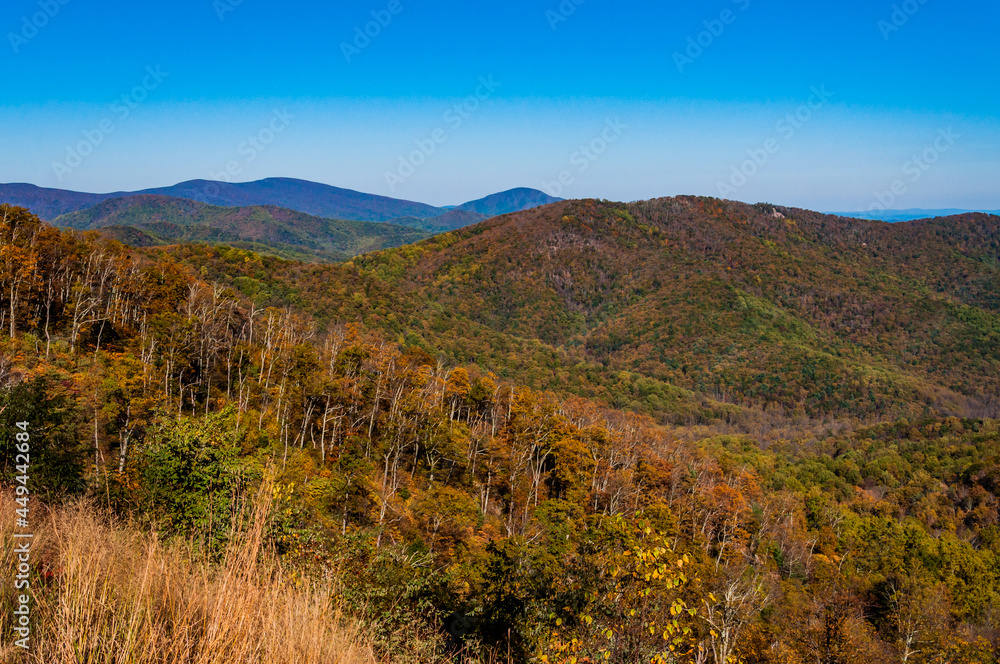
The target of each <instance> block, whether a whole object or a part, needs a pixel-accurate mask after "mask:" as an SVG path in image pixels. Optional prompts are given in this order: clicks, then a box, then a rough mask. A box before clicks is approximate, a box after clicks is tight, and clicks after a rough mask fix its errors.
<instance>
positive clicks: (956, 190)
mask: <svg viewBox="0 0 1000 664" xmlns="http://www.w3.org/2000/svg"><path fill="white" fill-rule="evenodd" d="M578 2H579V3H580V4H577V3H578ZM373 13H374V14H373ZM998 18H1000V7H998V5H997V4H996V3H988V4H987V3H983V2H978V1H977V2H973V1H969V0H958V1H952V2H949V3H945V2H944V1H943V0H924V1H923V2H921V1H920V0H907V2H900V1H898V0H897V1H895V2H894V1H893V0H887V1H886V2H882V1H879V0H866V1H865V2H861V1H860V0H839V1H836V2H834V1H833V0H814V1H813V2H807V3H802V2H788V1H784V0H771V1H770V2H767V1H765V0H713V1H711V2H698V3H653V2H610V1H608V0H582V1H581V0H562V1H560V0H538V1H533V0H532V1H529V0H511V1H508V2H491V1H489V0H480V1H477V2H467V1H466V2H452V1H447V2H441V1H438V2H431V1H430V0H373V1H367V0H366V1H363V2H359V1H355V0H350V1H346V2H339V3H325V2H324V3H310V2H301V1H297V0H285V1H284V2H280V3H279V2H275V1H273V0H242V1H241V2H239V1H238V0H214V1H213V0H197V1H190V0H178V1H176V2H171V3H166V2H151V3H137V2H134V1H129V2H125V1H121V0H104V1H102V2H100V3H94V2H84V1H83V0H8V2H6V3H4V6H3V8H2V9H0V34H2V35H3V37H4V39H3V43H0V81H2V82H3V85H2V90H3V92H2V96H0V152H2V154H3V159H2V160H0V181H3V182H31V183H34V184H38V185H42V186H55V187H62V188H68V189H76V190H83V191H114V190H132V189H139V188H146V187H154V186H163V185H169V184H173V183H175V182H178V181H181V180H187V179H193V178H211V177H216V178H231V179H233V180H235V181H246V180H255V179H259V178H263V177H269V176H289V177H300V178H304V179H310V180H315V181H319V182H326V183H329V184H334V185H337V186H343V187H349V188H352V189H359V190H362V191H367V192H372V193H380V194H387V195H393V196H396V197H400V198H408V199H412V200H420V201H425V202H428V203H433V204H449V203H451V204H454V203H459V202H462V201H465V200H469V199H472V198H478V197H480V196H483V195H485V194H488V193H492V192H494V191H499V190H502V189H507V188H510V187H515V186H529V187H535V188H544V189H548V190H550V191H551V192H553V193H559V194H561V195H562V196H564V197H573V198H576V197H599V198H609V199H614V200H635V199H641V198H652V197H656V196H666V195H675V194H701V195H712V196H720V195H722V196H724V197H727V198H734V199H738V200H744V201H748V202H757V201H770V202H775V203H782V204H787V205H797V206H803V207H810V208H815V209H823V210H864V209H869V208H871V207H872V206H875V205H880V204H882V203H886V204H887V205H886V206H887V207H893V208H914V207H926V208H945V207H949V208H950V207H959V208H978V209H1000V187H998V186H997V183H998V182H1000V118H998V109H1000V91H998V89H997V85H996V82H997V81H998V80H1000V41H998V40H997V39H996V37H995V32H996V29H997V26H998V25H1000V21H998ZM373 21H381V23H382V24H379V23H372V22H373ZM366 28H367V29H368V32H369V33H370V35H374V36H364V37H358V34H359V32H360V33H362V34H363V33H364V31H365V29H366ZM345 44H346V45H347V46H348V47H347V48H345V46H344V45H345ZM481 81H485V82H486V84H484V83H483V82H481ZM477 94H478V98H477V97H476V95H477ZM123 95H124V96H125V99H123ZM789 116H790V117H789ZM83 153H86V154H83ZM227 167H228V168H230V171H229V172H228V173H227V172H226V169H227ZM560 180H561V181H560ZM880 201H882V203H880Z"/></svg>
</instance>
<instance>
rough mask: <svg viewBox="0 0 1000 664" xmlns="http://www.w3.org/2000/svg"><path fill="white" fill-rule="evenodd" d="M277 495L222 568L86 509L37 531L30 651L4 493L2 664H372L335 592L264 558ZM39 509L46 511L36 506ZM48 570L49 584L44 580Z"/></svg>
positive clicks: (50, 520) (69, 510)
mask: <svg viewBox="0 0 1000 664" xmlns="http://www.w3.org/2000/svg"><path fill="white" fill-rule="evenodd" d="M269 495H270V492H269V491H267V490H264V491H262V492H261V494H260V497H259V498H258V501H257V504H256V505H255V508H254V512H253V514H254V516H253V518H252V519H251V520H250V525H249V526H248V527H246V528H244V529H241V530H239V531H236V532H234V533H233V535H234V536H233V538H232V540H231V541H232V544H231V545H230V546H229V548H228V550H227V551H226V554H225V558H224V560H223V561H222V562H221V563H219V564H216V565H211V564H208V563H204V562H197V561H194V560H193V557H192V556H191V555H190V550H189V549H186V548H185V547H184V546H183V545H180V544H169V545H167V544H164V543H163V542H161V541H158V540H157V539H156V538H155V537H153V536H150V535H148V534H145V533H141V532H139V531H138V530H136V529H134V528H130V527H128V526H125V525H122V524H108V523H106V522H104V521H103V520H102V519H101V518H99V517H98V516H97V514H96V513H95V511H94V510H92V509H91V508H89V507H88V506H87V505H86V504H82V503H81V504H77V505H74V506H71V507H66V508H61V509H59V510H56V511H54V512H52V513H50V514H48V515H47V516H46V517H45V518H44V519H41V518H39V519H38V523H36V524H34V525H33V531H34V533H35V539H34V543H33V545H32V566H33V571H34V572H36V573H38V574H33V575H32V592H33V594H34V597H35V601H34V605H33V607H32V623H33V634H32V637H33V638H32V641H31V646H32V647H31V650H30V652H29V653H24V652H23V651H22V649H20V648H16V647H13V646H12V645H11V644H12V639H11V638H10V635H11V623H10V616H11V611H12V610H13V606H12V603H13V600H14V589H13V577H14V571H13V570H14V568H15V566H16V561H15V559H14V556H13V555H12V548H13V545H12V541H13V540H12V533H13V531H14V509H15V507H16V505H15V504H14V502H13V497H12V496H11V495H10V494H9V493H7V492H3V493H2V494H0V535H2V537H3V541H4V548H3V552H2V553H0V582H2V583H3V587H2V589H0V609H2V610H0V623H2V625H0V628H2V636H0V644H2V645H0V661H2V662H5V663H6V662H12V663H13V662H32V663H35V662H37V663H43V662H44V663H45V664H63V663H67V664H68V663H79V664H98V663H100V664H112V663H113V664H182V663H183V664H235V663H239V664H250V663H256V662H260V663H261V664H293V663H294V664H314V663H315V664H374V662H376V658H375V657H374V655H373V654H372V650H371V648H370V647H369V646H368V645H367V644H366V641H365V639H364V638H363V637H362V636H361V635H359V634H358V633H357V630H356V628H355V627H354V626H353V624H352V623H351V621H349V620H346V619H345V618H344V617H343V616H342V615H340V614H339V613H338V611H337V610H336V608H335V607H336V606H337V602H336V598H335V597H334V596H333V594H332V593H331V591H330V590H329V589H328V588H324V587H318V586H316V585H313V584H310V583H309V582H307V581H304V580H302V579H299V578H297V577H295V576H294V575H293V574H289V573H287V572H286V571H285V570H283V569H282V568H281V567H280V566H279V565H278V564H277V563H276V562H274V561H273V560H272V559H271V558H270V557H269V556H268V555H266V552H263V551H262V538H263V529H264V526H265V521H266V519H265V515H266V513H267V502H268V501H269ZM33 507H34V510H35V511H38V510H39V509H40V507H39V506H38V504H37V503H35V504H34V505H33ZM46 570H48V571H49V575H50V576H51V578H50V579H48V580H47V581H46V580H44V579H43V577H44V576H45V575H46Z"/></svg>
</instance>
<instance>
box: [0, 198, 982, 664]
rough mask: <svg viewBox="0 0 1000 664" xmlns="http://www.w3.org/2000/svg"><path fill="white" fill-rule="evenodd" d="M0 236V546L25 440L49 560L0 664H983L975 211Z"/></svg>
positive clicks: (727, 207) (664, 210) (560, 206)
mask: <svg viewBox="0 0 1000 664" xmlns="http://www.w3.org/2000/svg"><path fill="white" fill-rule="evenodd" d="M205 214H208V213H205ZM211 214H216V212H211ZM310 219H312V218H310ZM345 223H346V222H345ZM344 228H345V229H346V230H344V231H343V232H344V233H345V234H347V233H350V234H352V235H350V236H349V239H350V238H355V236H357V234H359V233H361V231H359V230H357V229H356V228H355V227H354V226H350V227H348V226H344ZM393 232H394V233H397V234H398V235H399V237H400V238H401V239H400V242H402V241H406V242H410V241H412V240H414V239H418V238H422V237H423V236H424V234H423V233H421V234H418V235H413V236H411V235H408V234H407V233H408V232H404V231H403V230H400V229H398V228H395V229H394V231H393ZM0 235H2V246H0V330H2V335H0V337H2V338H0V431H2V432H3V437H2V438H0V459H2V477H0V483H2V486H3V487H4V498H3V501H4V505H3V514H2V516H0V532H2V533H3V535H4V538H5V541H10V540H9V538H10V537H12V533H13V532H14V529H15V525H14V521H13V519H14V513H15V509H16V508H17V504H15V503H14V500H15V496H16V495H21V494H17V493H16V487H17V486H18V480H17V476H18V475H23V472H22V470H23V469H21V470H19V469H18V466H19V465H21V463H22V462H19V461H18V460H17V457H18V453H19V448H18V447H17V440H19V439H15V437H14V435H13V432H15V431H18V430H19V429H18V423H27V425H26V426H27V432H30V439H31V465H30V480H29V484H28V485H27V486H28V489H30V497H31V503H30V504H31V520H32V523H33V524H35V527H36V528H37V529H38V531H39V532H40V533H42V532H43V531H44V533H47V534H45V535H44V537H43V536H42V535H39V541H37V542H36V543H35V550H34V552H33V554H32V555H33V562H32V569H31V572H30V575H31V587H32V592H33V593H34V596H35V600H33V601H35V605H34V611H35V613H34V616H35V618H34V619H35V620H36V623H35V628H34V629H35V632H34V635H33V638H34V639H36V641H35V643H36V647H35V649H33V650H32V653H31V654H30V655H26V654H24V653H21V652H15V649H13V648H9V649H7V650H2V651H0V658H3V661H5V662H6V661H10V662H22V661H23V662H28V661H31V662H36V661H37V662H47V661H76V662H88V663H89V662H177V663H180V662H199V663H200V662H205V663H209V662H219V663H220V664H221V662H225V661H269V662H284V661H288V662H296V661H302V662H317V663H318V662H334V661H337V662H355V661H358V662H360V661H366V662H367V661H371V662H375V661H379V662H388V663H395V662H469V663H472V662H484V663H485V662H525V663H526V662H546V663H552V664H556V663H559V664H563V663H566V664H576V663H582V662H599V661H606V662H614V663H619V664H626V663H633V662H657V663H672V662H683V663H698V664H736V663H743V664H765V663H766V664H813V663H816V664H855V663H857V664H862V663H872V664H876V663H883V662H902V663H904V664H924V663H927V664H930V663H938V664H945V663H949V664H957V663H969V664H972V663H977V664H987V663H989V662H996V661H997V660H998V658H1000V419H998V418H1000V217H996V216H989V215H985V214H967V215H960V216H956V217H948V218H938V219H931V220H921V221H915V222H906V223H899V224H888V223H883V222H878V221H867V220H858V219H847V218H844V217H836V216H830V215H823V214H819V213H815V212H810V211H806V210H799V209H791V208H785V207H781V206H773V205H763V204H761V205H755V206H751V205H744V204H741V203H734V202H729V201H720V200H717V199H711V198H695V197H678V198H667V199H657V200H650V201H643V202H637V203H630V204H621V203H612V202H609V201H598V200H583V201H562V202H557V203H552V204H549V205H544V206H542V207H537V208H534V209H530V210H527V211H523V212H516V213H513V214H507V215H503V216H499V217H494V218H492V219H489V220H487V221H483V222H481V223H478V224H475V225H472V226H468V227H465V228H460V229H457V230H453V231H450V232H445V233H442V234H438V235H434V236H432V237H429V238H426V239H420V240H419V241H418V242H416V243H415V244H407V245H405V246H400V247H395V248H383V247H384V246H386V245H382V244H376V245H374V246H375V248H377V249H378V250H377V251H368V249H370V248H372V247H371V246H369V244H365V247H364V250H365V251H367V253H360V254H358V255H355V256H353V257H350V256H349V255H347V254H346V253H345V252H344V251H343V247H342V246H341V245H336V246H333V245H331V246H323V247H319V248H318V249H317V250H316V252H313V253H312V254H310V255H304V254H302V255H300V254H298V253H294V252H289V251H288V250H287V247H284V245H282V246H281V247H278V248H277V249H275V248H270V249H269V248H268V246H267V243H266V242H261V243H258V244H254V245H248V244H242V245H241V244H238V243H236V246H234V244H227V243H226V238H224V237H223V238H214V239H213V238H208V239H207V240H205V238H198V237H192V238H188V237H185V238H183V240H184V241H185V242H186V243H183V244H169V245H165V244H160V243H157V244H154V245H153V246H138V247H137V246H128V245H126V244H123V243H122V242H121V241H120V240H125V241H128V239H129V238H128V236H127V235H123V234H122V233H120V232H118V233H116V234H112V235H113V236H111V235H109V234H107V233H103V234H102V233H101V232H99V231H79V230H73V229H70V228H58V227H56V226H53V225H50V224H48V223H46V222H43V221H40V220H39V219H38V218H37V217H36V216H34V215H33V214H32V212H31V211H30V210H27V209H25V208H20V207H13V206H9V205H0ZM116 237H117V238H118V239H115V238H116ZM345 237H348V236H347V235H345ZM187 240H199V241H197V242H195V241H190V242H188V241H187ZM201 240H204V241H201ZM346 241H347V240H344V242H346ZM364 241H365V242H366V243H368V242H369V240H368V239H367V236H364ZM137 244H143V243H137ZM22 484H23V482H22ZM81 524H82V525H81ZM88 529H89V530H88ZM86 533H90V535H86ZM98 533H99V535H98ZM87 537H89V538H90V539H87ZM74 538H75V539H74ZM97 541H108V542H110V541H116V542H119V543H120V546H119V547H118V548H115V549H114V551H116V552H117V553H115V554H114V555H115V556H118V558H115V559H114V560H116V561H118V562H116V563H115V564H114V565H112V564H111V562H109V561H111V558H110V557H109V558H106V559H105V558H102V557H101V556H104V555H105V554H103V553H100V551H102V550H103V549H100V548H98V547H96V545H94V546H91V547H90V548H87V546H84V545H85V544H86V542H97ZM88 546H90V545H88ZM109 546H110V545H109ZM116 546H117V545H116ZM74 547H75V548H74ZM9 548H10V547H7V549H9ZM109 550H110V549H109ZM87 552H89V553H87ZM85 554H86V555H87V556H94V563H93V564H94V567H93V568H85V567H84V566H83V565H82V563H80V562H79V561H80V560H83V559H84V558H85ZM107 555H108V556H110V555H111V554H107ZM3 556H4V557H2V558H0V567H3V569H4V576H5V577H11V578H12V577H13V574H14V570H15V569H16V567H17V561H16V559H15V558H14V557H13V554H11V553H10V551H9V550H5V552H4V553H3ZM136 556H148V557H140V558H136ZM101 561H103V562H101ZM121 561H131V562H128V563H127V564H126V563H125V562H121ZM137 561H138V562H137ZM146 561H157V562H155V564H153V563H149V564H147V562H146ZM128 565H134V572H114V571H113V570H114V569H116V567H115V566H118V567H117V569H121V570H127V569H133V568H130V567H128ZM171 566H173V567H171ZM168 568H170V569H175V568H176V570H178V571H177V572H176V576H172V577H169V579H170V580H169V582H168V580H164V579H167V577H164V576H162V575H163V574H165V572H162V570H166V569H168ZM86 570H91V571H86ZM150 570H153V571H150ZM156 570H161V571H160V572H157V571H156ZM247 570H252V572H248V571H247ZM158 574H159V575H160V576H157V575H158ZM198 588H202V589H205V588H212V589H213V590H211V592H207V591H206V593H202V595H203V596H200V597H199V596H198V591H197V589H198ZM224 589H230V590H231V591H232V592H236V590H232V589H241V590H240V592H242V593H244V595H240V597H242V598H244V600H245V602H244V604H241V605H240V606H242V607H244V608H242V609H240V611H241V612H242V611H245V612H246V613H245V614H244V613H240V615H246V616H249V617H247V618H246V626H244V627H242V628H241V629H243V630H244V631H243V632H239V631H236V628H235V627H232V626H227V624H224V623H222V622H220V621H219V620H218V615H219V611H221V609H219V608H218V607H220V606H223V604H224V602H225V601H228V600H226V598H227V597H230V596H231V595H226V594H225V592H223V590H224ZM88 593H89V594H88ZM253 593H258V594H253ZM15 595H16V591H15V590H14V587H13V586H12V585H10V584H6V583H5V585H4V586H3V588H2V589H0V603H2V604H3V605H4V611H3V614H2V617H0V630H2V632H3V634H4V635H5V637H4V638H5V639H6V635H8V634H10V633H11V630H12V629H13V628H14V627H15V625H16V617H15V616H14V615H13V614H12V613H11V611H8V610H7V607H8V606H11V607H13V606H15V605H16V601H17V600H16V597H15ZM204 596H210V597H212V598H217V603H216V604H212V603H211V602H208V601H206V600H204ZM88 598H89V599H88ZM213 601H215V600H213ZM130 602H134V603H133V604H130ZM199 602H201V603H199ZM226 606H228V605H226ZM262 606H267V607H274V608H273V609H268V611H269V612H270V613H267V612H265V613H266V615H264V614H262V616H261V617H259V620H260V622H259V623H254V622H253V620H258V617H254V616H257V614H256V613H255V611H257V610H260V607H262ZM130 607H131V608H130ZM213 607H215V608H213ZM230 613H233V612H232V611H230ZM81 625H87V627H81ZM253 625H257V626H256V627H254V626H253ZM276 625H279V626H280V627H281V629H282V630H283V631H282V632H281V636H280V637H277V636H275V637H274V639H278V638H280V639H282V640H283V642H284V643H288V644H293V645H294V648H293V647H292V645H289V646H288V648H286V649H285V652H284V653H270V651H267V650H266V648H267V647H270V646H267V645H266V644H264V645H260V646H259V649H256V650H253V648H258V646H257V645H253V644H256V643H257V641H255V640H254V638H255V637H254V636H253V634H254V633H255V632H260V633H261V634H265V633H266V634H268V635H270V634H272V632H270V631H267V630H272V629H273V630H277V629H278V627H276ZM74 626H76V627H74ZM334 628H335V631H336V635H334ZM227 629H228V630H231V631H226V630H227ZM274 634H277V632H274ZM248 635H249V636H248ZM345 635H346V636H345ZM269 638H270V637H269ZM338 639H343V640H344V642H343V643H342V642H341V641H340V640H338ZM272 640H273V639H272ZM140 642H146V643H157V644H160V645H158V646H156V648H152V647H150V648H146V649H143V648H139V647H137V646H136V643H140ZM348 642H350V643H348ZM261 643H263V640H262V641H261ZM171 644H183V647H181V646H176V647H177V648H178V649H177V650H171V648H174V647H175V645H171ZM247 644H250V645H247ZM3 647H6V641H4V642H3ZM240 648H246V649H247V650H240ZM157 649H159V650H158V652H160V653H161V656H154V655H152V654H148V655H142V656H141V657H146V659H142V658H141V657H140V655H139V654H137V653H139V652H140V651H142V652H145V651H146V650H149V651H150V652H153V651H156V650H157ZM296 649H297V650H296ZM348 651H349V652H348ZM295 652H297V653H299V654H297V655H296V654H294V653H295ZM171 653H172V654H171ZM182 653H183V654H182ZM269 653H270V654H269ZM289 653H292V654H289ZM29 657H30V659H29ZM157 657H158V658H157ZM213 658H215V659H213ZM237 658H242V659H237ZM283 658H285V659H283Z"/></svg>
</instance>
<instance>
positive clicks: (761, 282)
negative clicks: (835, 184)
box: [187, 197, 1000, 421]
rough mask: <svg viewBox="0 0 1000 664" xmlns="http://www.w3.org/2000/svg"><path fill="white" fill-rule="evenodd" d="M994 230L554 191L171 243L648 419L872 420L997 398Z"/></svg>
mask: <svg viewBox="0 0 1000 664" xmlns="http://www.w3.org/2000/svg"><path fill="white" fill-rule="evenodd" d="M998 242H1000V217H995V216H988V215H983V214H970V215H961V216H957V217H949V218H942V219H937V220H928V221H920V222H910V223H904V224H887V223H883V222H877V221H865V220H852V219H844V218H838V217H833V216H830V215H823V214H820V213H815V212H809V211H806V210H797V209H787V208H780V207H779V208H776V207H774V206H770V205H757V206H749V205H744V204H741V203H732V202H725V201H719V200H715V199H705V198H688V197H681V198H672V199H658V200H654V201H646V202H641V203H636V204H627V205H626V204H617V203H608V202H597V201H572V202H561V203H556V204H552V205H548V206H544V207H541V208H535V209H533V210H529V211H526V212H521V213H516V214H511V215H506V216H503V217H497V218H494V219H491V220H489V221H486V222H483V223H480V224H478V225H475V226H471V227H468V228H463V229H461V230H458V231H455V232H452V233H447V234H444V235H440V236H437V237H435V238H432V239H429V240H425V241H423V242H421V243H419V244H417V245H415V246H409V247H402V248H399V249H392V250H387V251H382V252H377V253H373V254H367V255H364V256H359V257H358V258H355V259H353V260H352V261H350V262H348V263H346V264H343V265H339V266H322V267H321V266H317V267H312V268H307V269H305V270H304V269H303V268H301V267H300V266H295V265H285V264H282V263H280V262H274V263H273V264H270V265H269V266H268V268H267V269H266V270H264V271H259V270H258V271H256V272H254V273H253V274H244V273H242V272H241V270H240V268H239V266H238V265H225V264H223V262H222V261H223V259H221V258H218V257H215V258H212V257H206V256H204V255H200V254H199V253H198V252H197V251H194V250H193V251H192V253H191V255H190V256H188V258H187V260H189V261H190V262H192V264H194V265H196V266H197V267H199V268H200V267H205V268H206V269H207V270H208V271H209V273H210V274H213V278H216V277H217V278H224V277H225V275H230V276H233V277H235V276H240V277H245V278H248V279H249V280H250V281H243V282H241V283H243V284H244V285H246V284H249V283H252V290H253V293H254V296H255V297H256V298H258V299H259V300H260V301H261V302H262V303H266V302H268V301H269V298H278V297H279V296H278V294H287V293H288V292H296V293H297V294H298V296H297V299H298V301H302V302H308V303H309V304H308V310H309V313H312V314H313V315H315V316H316V317H317V318H319V319H320V320H323V321H339V322H343V321H351V320H357V321H363V322H364V323H365V324H366V325H368V326H369V327H373V328H378V329H382V330H385V331H386V332H387V333H389V334H392V335H399V339H400V341H401V342H404V343H407V344H410V345H419V346H421V347H423V348H425V349H426V350H428V351H430V352H432V353H440V354H443V355H445V356H447V357H448V358H449V359H450V360H451V361H455V362H474V363H477V364H480V365H481V366H485V367H487V368H489V369H491V370H494V371H498V372H500V373H501V374H502V375H507V376H512V377H516V378H517V379H518V380H521V381H524V382H526V383H528V384H530V385H533V386H536V387H540V388H547V389H557V390H560V391H562V392H575V393H577V394H581V395H585V396H596V397H599V398H602V399H604V400H605V401H607V402H608V403H610V404H612V405H614V406H616V407H626V408H634V409H637V410H641V411H645V412H650V413H653V414H656V415H657V416H658V417H660V418H661V419H665V420H675V421H678V420H679V421H684V418H690V417H695V418H701V417H705V418H709V419H710V418H713V417H714V418H718V417H723V418H732V417H734V415H733V413H735V412H737V411H739V410H740V409H744V410H749V411H754V412H757V413H773V414H775V416H776V417H783V418H796V417H800V418H806V419H809V418H818V419H825V418H859V419H861V420H865V421H868V420H870V421H876V420H884V419H891V418H895V417H904V416H905V417H911V416H914V417H916V416H923V415H926V414H928V413H948V414H952V413H954V414H971V415H977V414H978V415H983V414H992V415H993V416H995V415H997V414H1000V404H998V401H997V395H1000V248H998V247H1000V244H998ZM726 404H728V405H729V406H731V407H732V408H734V409H735V410H732V409H730V408H729V407H728V406H726ZM727 413H728V414H727Z"/></svg>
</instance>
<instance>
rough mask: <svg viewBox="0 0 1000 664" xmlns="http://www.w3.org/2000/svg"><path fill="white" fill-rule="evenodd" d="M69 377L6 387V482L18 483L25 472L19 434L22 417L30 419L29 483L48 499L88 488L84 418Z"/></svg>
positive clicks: (2, 443)
mask: <svg viewBox="0 0 1000 664" xmlns="http://www.w3.org/2000/svg"><path fill="white" fill-rule="evenodd" d="M66 381H67V377H66V376H59V375H58V374H54V373H53V374H46V375H38V376H34V377H32V378H29V379H26V380H23V381H19V382H16V383H15V384H14V385H9V386H7V387H5V388H4V389H2V390H0V432H3V433H2V435H0V465H2V467H3V477H2V481H3V482H4V483H7V484H11V485H12V484H14V476H15V475H21V473H20V472H17V466H18V465H21V464H23V463H24V460H23V459H20V460H18V459H17V455H18V454H19V452H18V450H17V449H16V448H15V446H16V445H17V441H16V440H15V433H16V432H18V431H21V429H20V428H18V427H17V426H16V425H17V423H18V422H26V423H27V433H28V434H29V435H30V440H29V441H28V442H29V445H30V451H29V453H28V456H29V461H30V464H29V470H28V473H27V477H28V482H29V484H28V488H29V489H30V490H31V492H32V493H34V494H38V495H40V496H42V497H44V498H46V499H50V500H52V499H58V498H62V497H65V496H69V495H73V494H80V493H81V492H83V491H84V490H85V489H86V481H85V476H84V473H85V468H86V454H87V447H86V442H85V440H86V439H85V438H84V436H85V435H86V434H85V430H84V417H83V413H81V412H80V411H79V409H78V407H77V403H76V399H75V396H76V395H75V394H73V392H72V391H71V390H68V389H67V382H66Z"/></svg>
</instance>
